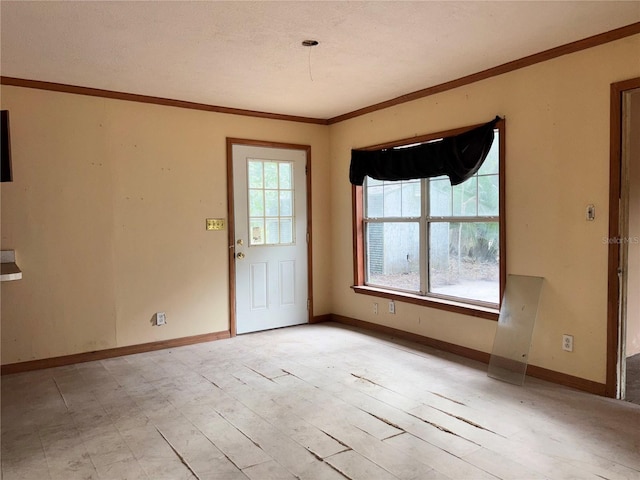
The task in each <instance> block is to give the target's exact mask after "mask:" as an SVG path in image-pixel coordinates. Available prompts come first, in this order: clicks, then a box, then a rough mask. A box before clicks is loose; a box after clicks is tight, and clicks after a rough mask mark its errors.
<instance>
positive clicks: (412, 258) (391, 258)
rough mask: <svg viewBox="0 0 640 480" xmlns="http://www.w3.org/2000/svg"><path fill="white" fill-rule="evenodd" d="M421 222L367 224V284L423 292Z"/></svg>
mask: <svg viewBox="0 0 640 480" xmlns="http://www.w3.org/2000/svg"><path fill="white" fill-rule="evenodd" d="M418 231H419V223H418V222H385V223H367V224H366V242H367V243H366V256H367V276H368V278H367V283H368V284H370V285H378V286H384V287H392V288H398V289H402V290H408V291H412V292H419V291H420V237H419V235H418Z"/></svg>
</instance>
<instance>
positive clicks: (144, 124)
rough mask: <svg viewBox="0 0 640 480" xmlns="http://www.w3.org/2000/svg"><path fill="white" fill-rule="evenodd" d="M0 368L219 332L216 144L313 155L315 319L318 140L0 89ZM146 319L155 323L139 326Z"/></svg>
mask: <svg viewBox="0 0 640 480" xmlns="http://www.w3.org/2000/svg"><path fill="white" fill-rule="evenodd" d="M1 93H2V108H3V109H8V110H10V115H11V136H12V138H11V140H12V153H13V173H14V181H13V182H12V183H4V184H2V187H1V189H2V230H1V235H2V248H3V249H15V251H16V256H17V262H18V265H19V266H20V267H21V268H22V270H23V279H22V280H20V281H14V282H3V283H2V363H3V364H7V363H14V362H20V361H26V360H32V359H39V358H47V357H53V356H59V355H67V354H73V353H79V352H86V351H91V350H97V349H104V348H110V347H119V346H124V345H131V344H139V343H145V342H152V341H156V340H164V339H169V338H177V337H184V336H189V335H196V334H202V333H209V332H219V331H223V330H227V329H228V328H229V306H228V291H229V290H228V275H227V271H228V258H227V255H228V253H227V252H228V247H227V232H226V231H224V232H207V231H205V229H204V226H205V224H204V222H205V218H207V217H226V216H227V200H226V195H227V188H226V182H227V176H226V137H227V136H229V137H239V138H251V139H261V140H269V141H279V142H289V143H297V144H308V145H311V147H312V153H311V155H312V170H313V185H312V192H313V198H312V207H313V212H312V213H313V235H314V236H313V247H314V250H313V254H314V264H313V268H314V277H313V280H314V299H315V303H314V314H315V315H321V314H325V313H329V312H330V311H331V301H330V300H331V299H330V295H331V292H330V289H329V274H330V265H329V264H328V262H327V260H326V259H327V258H329V256H330V249H331V245H330V241H331V236H330V232H331V223H330V217H329V214H330V212H329V211H328V209H327V208H326V207H325V205H326V204H327V203H328V202H329V197H328V195H329V192H327V190H326V188H323V186H326V185H327V184H329V182H330V180H329V162H328V147H329V141H328V128H327V127H325V126H320V125H308V124H300V123H292V122H284V121H276V120H267V119H257V118H250V117H242V116H235V115H225V114H217V113H210V112H199V111H194V110H186V109H179V108H172V107H163V106H156V105H147V104H141V103H133V102H124V101H118V100H109V99H101V98H93V97H86V96H80V95H71V94H65V93H54V92H46V91H39V90H33V89H26V88H18V87H9V86H3V87H2V89H1ZM157 311H165V312H166V314H167V321H168V324H167V325H166V326H164V327H153V326H151V318H152V316H153V314H154V313H155V312H157Z"/></svg>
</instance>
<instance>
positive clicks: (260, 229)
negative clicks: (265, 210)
mask: <svg viewBox="0 0 640 480" xmlns="http://www.w3.org/2000/svg"><path fill="white" fill-rule="evenodd" d="M249 232H250V235H251V245H263V244H264V220H263V219H262V218H252V219H251V220H250V221H249Z"/></svg>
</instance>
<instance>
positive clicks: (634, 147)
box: [606, 78, 640, 404]
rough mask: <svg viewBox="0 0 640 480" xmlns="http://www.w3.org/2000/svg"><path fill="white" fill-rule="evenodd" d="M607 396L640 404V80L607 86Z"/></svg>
mask: <svg viewBox="0 0 640 480" xmlns="http://www.w3.org/2000/svg"><path fill="white" fill-rule="evenodd" d="M609 192H610V194H609V195H610V196H609V242H608V243H609V268H608V275H609V291H608V307H607V308H608V338H607V391H606V393H607V395H608V396H611V397H614V398H619V399H626V400H628V401H631V402H634V403H638V404H640V78H636V79H631V80H627V81H624V82H618V83H614V84H612V85H611V158H610V189H609Z"/></svg>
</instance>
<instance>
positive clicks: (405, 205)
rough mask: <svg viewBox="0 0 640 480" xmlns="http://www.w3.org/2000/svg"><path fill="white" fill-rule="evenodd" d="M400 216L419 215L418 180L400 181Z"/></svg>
mask: <svg viewBox="0 0 640 480" xmlns="http://www.w3.org/2000/svg"><path fill="white" fill-rule="evenodd" d="M402 216H403V217H419V216H420V182H419V181H416V182H403V183H402Z"/></svg>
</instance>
